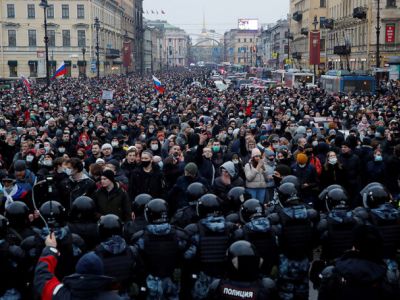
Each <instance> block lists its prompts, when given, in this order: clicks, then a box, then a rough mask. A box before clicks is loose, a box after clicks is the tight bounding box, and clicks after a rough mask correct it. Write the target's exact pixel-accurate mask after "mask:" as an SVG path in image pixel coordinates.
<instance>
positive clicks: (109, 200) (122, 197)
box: [93, 186, 132, 221]
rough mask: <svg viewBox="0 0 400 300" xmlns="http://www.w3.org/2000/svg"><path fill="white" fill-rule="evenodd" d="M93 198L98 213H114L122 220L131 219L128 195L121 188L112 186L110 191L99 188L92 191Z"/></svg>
mask: <svg viewBox="0 0 400 300" xmlns="http://www.w3.org/2000/svg"><path fill="white" fill-rule="evenodd" d="M93 200H94V202H95V203H96V207H97V212H98V213H99V214H100V215H107V214H114V215H117V216H118V217H120V218H121V220H123V221H128V220H130V219H131V212H132V209H131V203H130V201H129V197H128V195H127V194H126V193H125V192H124V191H123V190H122V189H121V188H119V187H117V186H114V188H113V189H112V190H111V191H110V192H108V191H107V189H105V188H100V189H98V190H97V191H96V192H95V193H94V195H93Z"/></svg>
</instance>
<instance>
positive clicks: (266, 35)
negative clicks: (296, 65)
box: [259, 20, 290, 69]
mask: <svg viewBox="0 0 400 300" xmlns="http://www.w3.org/2000/svg"><path fill="white" fill-rule="evenodd" d="M260 40H261V45H260V46H259V48H260V55H261V57H262V62H263V64H262V65H263V66H264V67H269V68H273V69H282V68H283V67H284V66H285V64H290V58H289V47H290V40H289V22H288V20H278V21H277V22H276V23H275V24H269V25H267V26H266V28H264V29H263V30H262V32H261V35H260ZM288 59H289V60H288Z"/></svg>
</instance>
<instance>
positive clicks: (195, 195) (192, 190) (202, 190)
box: [186, 182, 208, 204]
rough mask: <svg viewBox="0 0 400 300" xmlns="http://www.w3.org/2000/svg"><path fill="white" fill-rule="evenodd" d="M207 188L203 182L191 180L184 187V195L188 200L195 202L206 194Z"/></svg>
mask: <svg viewBox="0 0 400 300" xmlns="http://www.w3.org/2000/svg"><path fill="white" fill-rule="evenodd" d="M207 192H208V190H207V188H206V186H205V185H204V184H202V183H201V182H193V183H191V184H189V186H188V187H187V189H186V196H187V199H188V201H189V204H190V202H197V200H199V198H200V197H201V196H203V195H205V194H207Z"/></svg>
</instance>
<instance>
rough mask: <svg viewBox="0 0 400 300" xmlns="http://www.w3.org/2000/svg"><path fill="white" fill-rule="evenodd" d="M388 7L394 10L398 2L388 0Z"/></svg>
mask: <svg viewBox="0 0 400 300" xmlns="http://www.w3.org/2000/svg"><path fill="white" fill-rule="evenodd" d="M386 7H390V8H394V7H397V6H396V0H387V1H386Z"/></svg>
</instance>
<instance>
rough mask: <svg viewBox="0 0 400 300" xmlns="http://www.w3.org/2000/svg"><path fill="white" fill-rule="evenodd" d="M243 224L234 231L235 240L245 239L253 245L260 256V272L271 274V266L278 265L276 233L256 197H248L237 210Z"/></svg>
mask: <svg viewBox="0 0 400 300" xmlns="http://www.w3.org/2000/svg"><path fill="white" fill-rule="evenodd" d="M239 215H240V219H241V220H242V222H243V224H244V225H243V226H242V227H241V228H240V229H238V230H236V231H235V234H234V239H235V240H246V241H249V242H250V243H252V244H253V245H254V247H255V248H256V250H257V252H258V254H259V255H260V257H261V258H262V265H261V269H260V271H261V273H262V274H263V275H264V276H269V275H270V274H271V271H272V268H273V267H274V266H277V265H278V246H277V244H276V235H275V232H274V231H273V229H272V227H271V224H270V222H269V220H268V218H266V217H265V214H264V207H263V206H262V205H261V204H260V201H259V200H257V199H249V200H247V201H246V202H244V203H243V205H242V207H241V208H240V211H239Z"/></svg>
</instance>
